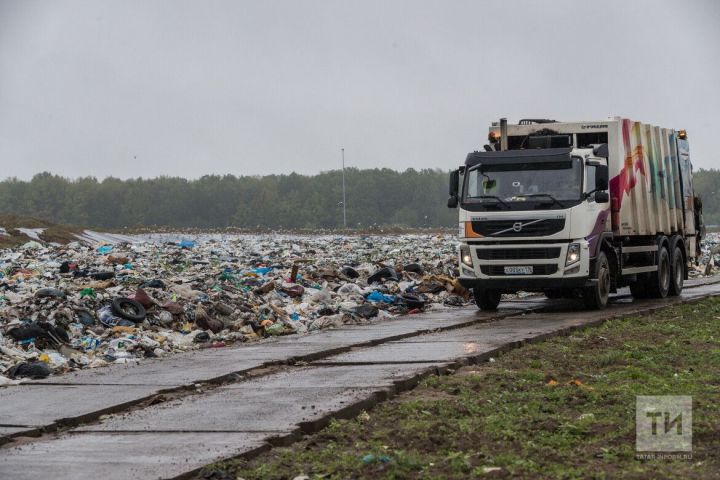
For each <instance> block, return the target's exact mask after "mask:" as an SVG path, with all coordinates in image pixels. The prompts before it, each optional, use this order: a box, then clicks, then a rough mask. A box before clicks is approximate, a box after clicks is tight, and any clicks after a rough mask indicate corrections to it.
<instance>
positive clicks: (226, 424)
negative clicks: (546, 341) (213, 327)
mask: <svg viewBox="0 0 720 480" xmlns="http://www.w3.org/2000/svg"><path fill="white" fill-rule="evenodd" d="M713 281H716V280H704V281H700V282H693V283H694V284H695V285H694V286H693V288H687V289H686V290H685V292H684V293H683V296H682V298H679V299H678V298H673V299H664V300H660V301H659V300H647V301H640V302H637V301H633V299H632V297H630V296H629V295H627V294H626V293H624V292H623V294H621V295H618V296H615V297H614V299H613V304H612V305H611V306H610V307H609V308H608V309H607V310H605V311H602V312H588V311H585V310H582V309H580V306H579V305H578V303H576V302H568V301H547V300H544V299H543V298H540V297H532V298H527V299H524V300H521V301H519V300H518V301H512V302H504V303H502V304H501V307H502V308H501V310H500V311H499V312H497V313H495V314H488V313H481V312H478V311H477V310H475V309H471V308H461V309H447V310H445V311H433V312H430V313H428V314H421V315H413V316H408V317H402V318H397V319H392V320H389V321H384V322H383V323H380V324H376V325H366V326H358V327H345V328H340V329H336V330H329V331H325V332H322V333H318V334H314V335H308V336H303V337H298V336H296V337H284V338H279V339H277V340H275V341H272V342H267V343H264V344H253V345H247V346H239V347H236V348H225V349H218V350H202V351H194V352H188V353H186V354H181V355H178V356H176V357H172V358H169V359H164V360H160V361H155V362H151V363H146V364H141V365H137V366H132V367H121V366H118V367H120V368H109V369H103V370H95V371H92V370H84V371H78V372H75V373H73V374H69V375H65V376H59V377H52V379H47V380H48V381H46V382H39V381H38V382H32V383H29V384H25V385H21V386H15V387H10V388H3V389H0V438H4V440H5V441H7V442H8V443H7V444H6V445H4V446H3V447H2V448H0V478H13V479H16V478H17V479H24V478H37V477H40V476H42V477H47V476H49V475H50V476H51V477H52V478H58V479H63V478H68V479H69V478H72V479H81V478H98V477H104V478H106V479H108V480H110V479H131V478H172V477H175V476H178V475H181V474H185V473H187V472H191V471H194V470H196V469H198V468H200V467H202V466H203V465H206V464H208V463H211V462H213V461H217V460H220V459H224V458H229V457H233V456H237V455H241V454H247V453H248V452H253V451H255V450H257V449H262V448H267V445H268V442H269V443H271V444H278V443H288V442H291V441H293V440H295V439H297V438H298V437H299V434H300V432H304V431H305V432H309V431H314V430H316V429H318V428H320V427H322V426H323V425H325V424H326V423H327V422H328V421H329V420H330V419H331V418H333V417H343V416H345V417H347V416H352V415H356V414H357V413H359V411H361V410H362V409H363V408H368V407H370V406H372V405H374V404H376V403H377V402H379V401H382V400H384V399H385V398H387V397H388V396H391V395H393V394H395V393H397V392H399V391H402V390H405V389H408V388H411V387H412V386H413V385H414V384H415V383H416V382H417V381H419V379H421V378H422V377H423V376H425V375H427V374H430V373H432V372H435V371H437V370H438V369H439V370H441V371H442V370H444V369H447V368H454V367H456V366H458V365H462V364H464V363H467V362H472V361H478V360H483V359H487V358H489V357H491V356H495V355H497V354H498V353H500V352H501V351H503V350H505V349H507V348H511V347H513V346H517V345H520V344H522V343H523V342H527V341H533V340H536V339H542V338H545V337H549V336H551V335H553V334H556V333H558V332H563V331H567V330H568V329H573V328H580V327H585V326H589V325H594V324H597V323H600V322H602V321H604V320H606V319H608V318H612V317H617V316H624V315H629V314H633V313H641V312H647V311H651V310H654V309H657V308H660V307H662V306H665V305H669V304H674V303H678V302H681V301H689V300H692V299H696V298H702V297H705V296H710V295H720V283H712V282H713ZM113 367H114V366H113ZM49 380H52V382H49ZM212 380H215V382H211V381H212ZM50 383H52V384H50ZM162 392H169V393H166V394H165V395H159V394H162ZM134 404H135V405H136V406H135V407H134V408H128V407H129V406H131V405H134ZM109 412H117V413H109ZM103 414H106V415H103ZM101 415H103V416H102V417H101ZM71 425H76V426H74V427H72V426H71ZM58 426H60V427H62V428H61V431H59V432H56V433H44V435H42V436H41V437H39V438H27V437H22V438H18V437H17V435H18V433H22V432H24V433H23V434H24V435H28V434H32V433H34V432H35V433H39V432H38V430H40V429H42V430H44V431H46V432H48V431H51V430H53V429H54V428H56V427H58ZM12 435H15V436H16V437H15V438H14V439H10V438H9V437H8V436H12Z"/></svg>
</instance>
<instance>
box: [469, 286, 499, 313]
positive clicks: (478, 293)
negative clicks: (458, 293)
mask: <svg viewBox="0 0 720 480" xmlns="http://www.w3.org/2000/svg"><path fill="white" fill-rule="evenodd" d="M473 297H475V304H476V305H477V306H478V308H479V309H480V310H484V311H495V310H497V307H498V304H499V303H500V291H499V290H481V289H479V288H473Z"/></svg>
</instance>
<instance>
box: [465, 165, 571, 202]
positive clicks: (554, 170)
mask: <svg viewBox="0 0 720 480" xmlns="http://www.w3.org/2000/svg"><path fill="white" fill-rule="evenodd" d="M549 160H550V159H549ZM519 161H520V159H518V162H519ZM581 192H582V160H581V159H580V158H579V157H571V158H568V159H567V160H560V161H558V160H557V157H556V158H553V159H552V161H547V162H542V161H534V162H532V163H530V162H523V163H512V159H507V161H506V162H503V163H489V164H479V165H476V166H475V167H473V168H471V169H470V170H468V172H467V174H466V175H465V182H464V189H463V203H464V204H466V205H472V206H480V207H486V208H493V209H511V210H525V209H534V208H554V209H558V208H568V207H570V206H572V205H575V204H577V203H579V202H580V200H581Z"/></svg>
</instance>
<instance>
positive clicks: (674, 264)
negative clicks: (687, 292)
mask: <svg viewBox="0 0 720 480" xmlns="http://www.w3.org/2000/svg"><path fill="white" fill-rule="evenodd" d="M684 281H685V257H683V253H682V250H681V249H680V247H678V246H676V247H675V248H674V249H673V253H672V257H671V258H670V289H669V290H668V295H670V296H672V297H677V296H679V295H680V294H681V293H682V289H683V283H684Z"/></svg>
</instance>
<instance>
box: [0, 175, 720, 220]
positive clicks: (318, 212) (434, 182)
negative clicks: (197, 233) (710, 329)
mask: <svg viewBox="0 0 720 480" xmlns="http://www.w3.org/2000/svg"><path fill="white" fill-rule="evenodd" d="M345 177H346V198H347V223H348V227H350V228H368V227H372V226H375V225H378V226H391V225H396V226H407V227H452V226H454V225H455V224H456V223H457V211H456V210H450V209H448V208H447V207H446V202H447V185H448V172H447V171H443V170H438V169H424V170H414V169H408V170H405V171H404V172H398V171H395V170H391V169H386V168H385V169H364V170H360V169H357V168H348V169H346V170H345ZM694 180H695V181H694V183H695V189H696V191H697V192H698V193H699V194H700V195H701V196H702V197H703V199H704V204H705V212H704V213H705V219H706V223H709V224H718V223H720V204H719V203H718V202H717V201H716V200H715V199H717V198H718V197H717V195H718V194H719V193H720V170H714V169H712V170H699V171H698V172H696V173H695V177H694ZM0 213H14V214H17V215H23V216H32V217H37V218H41V219H44V220H49V221H52V222H55V223H63V224H74V225H83V226H89V227H95V228H122V227H134V226H154V225H158V226H169V227H200V228H223V227H240V228H338V227H342V225H343V212H342V172H341V171H340V170H333V171H328V172H323V173H320V174H318V175H312V176H308V175H299V174H296V173H291V174H288V175H268V176H262V177H257V176H239V177H238V176H234V175H222V176H220V175H208V176H204V177H201V178H199V179H196V180H188V179H184V178H179V177H158V178H151V179H142V178H136V179H128V180H121V179H118V178H113V177H109V178H105V179H103V180H98V179H96V178H94V177H84V178H78V179H68V178H64V177H61V176H58V175H53V174H51V173H47V172H45V173H40V174H37V175H35V176H34V177H33V178H32V179H31V180H30V181H23V180H18V179H16V178H9V179H6V180H4V181H0Z"/></svg>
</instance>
